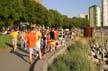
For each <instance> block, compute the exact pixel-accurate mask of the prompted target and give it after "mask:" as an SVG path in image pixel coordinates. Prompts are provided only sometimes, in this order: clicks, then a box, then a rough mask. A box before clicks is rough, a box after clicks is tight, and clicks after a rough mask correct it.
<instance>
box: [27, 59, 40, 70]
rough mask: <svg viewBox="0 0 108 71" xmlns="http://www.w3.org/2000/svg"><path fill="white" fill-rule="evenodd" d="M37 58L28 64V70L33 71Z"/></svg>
mask: <svg viewBox="0 0 108 71" xmlns="http://www.w3.org/2000/svg"><path fill="white" fill-rule="evenodd" d="M37 61H38V60H37V59H36V60H35V61H34V63H33V64H32V65H31V66H30V68H29V71H34V67H35V64H36V62H37Z"/></svg>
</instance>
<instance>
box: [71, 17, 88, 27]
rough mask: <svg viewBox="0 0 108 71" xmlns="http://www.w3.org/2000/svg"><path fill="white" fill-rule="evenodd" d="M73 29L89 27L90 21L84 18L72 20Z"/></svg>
mask: <svg viewBox="0 0 108 71" xmlns="http://www.w3.org/2000/svg"><path fill="white" fill-rule="evenodd" d="M72 24H73V27H79V28H85V27H86V26H87V25H88V20H87V19H84V18H77V17H73V18H72Z"/></svg>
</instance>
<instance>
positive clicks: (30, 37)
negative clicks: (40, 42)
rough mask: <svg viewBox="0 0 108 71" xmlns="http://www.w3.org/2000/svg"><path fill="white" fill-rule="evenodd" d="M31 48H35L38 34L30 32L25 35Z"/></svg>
mask: <svg viewBox="0 0 108 71" xmlns="http://www.w3.org/2000/svg"><path fill="white" fill-rule="evenodd" d="M25 39H26V40H27V44H28V47H29V48H34V47H35V44H36V36H35V35H34V34H33V33H32V32H30V33H28V34H27V35H26V36H25Z"/></svg>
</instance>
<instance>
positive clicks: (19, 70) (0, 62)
mask: <svg viewBox="0 0 108 71" xmlns="http://www.w3.org/2000/svg"><path fill="white" fill-rule="evenodd" d="M66 41H68V42H69V40H66ZM68 42H66V43H67V44H66V45H67V46H69V45H70V44H71V43H68ZM28 57H29V53H28V52H27V50H24V49H21V48H19V49H17V50H16V51H15V52H12V51H11V48H8V49H6V50H4V51H3V50H0V71H37V70H36V69H35V68H34V67H35V66H36V62H37V59H36V58H34V63H33V64H32V65H30V64H29V58H28Z"/></svg>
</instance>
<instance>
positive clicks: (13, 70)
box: [0, 48, 36, 71]
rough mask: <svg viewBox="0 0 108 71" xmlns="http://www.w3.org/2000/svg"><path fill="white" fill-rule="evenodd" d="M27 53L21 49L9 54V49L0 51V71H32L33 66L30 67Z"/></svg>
mask: <svg viewBox="0 0 108 71" xmlns="http://www.w3.org/2000/svg"><path fill="white" fill-rule="evenodd" d="M28 61H29V59H28V52H26V51H25V50H23V49H17V50H16V52H11V49H10V48H9V49H7V50H5V51H2V52H1V51H0V71H33V69H34V65H35V63H36V59H34V64H33V65H30V64H29V62H28Z"/></svg>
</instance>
